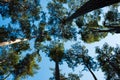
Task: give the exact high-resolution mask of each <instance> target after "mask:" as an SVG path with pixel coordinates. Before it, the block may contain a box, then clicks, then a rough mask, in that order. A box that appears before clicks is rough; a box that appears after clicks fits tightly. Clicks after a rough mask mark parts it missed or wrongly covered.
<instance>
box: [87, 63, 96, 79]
mask: <svg viewBox="0 0 120 80" xmlns="http://www.w3.org/2000/svg"><path fill="white" fill-rule="evenodd" d="M86 67H87V68H88V70H89V71H90V73H91V74H92V76H93V78H94V80H97V77H96V76H95V74H94V73H93V71H92V70H91V69H90V68H89V66H87V65H86Z"/></svg>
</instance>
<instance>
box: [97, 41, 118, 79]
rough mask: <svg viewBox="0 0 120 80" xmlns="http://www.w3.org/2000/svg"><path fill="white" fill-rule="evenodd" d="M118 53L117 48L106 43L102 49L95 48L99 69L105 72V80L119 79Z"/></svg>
mask: <svg viewBox="0 0 120 80" xmlns="http://www.w3.org/2000/svg"><path fill="white" fill-rule="evenodd" d="M119 51H120V48H119V47H116V48H114V47H111V46H109V45H108V44H107V43H105V44H104V45H103V47H102V48H99V47H96V53H97V54H98V56H97V60H98V62H99V66H100V68H101V69H102V71H103V72H105V75H106V80H113V79H118V78H120V75H119V74H120V69H119V68H120V66H119V63H120V62H119Z"/></svg>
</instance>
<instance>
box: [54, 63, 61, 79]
mask: <svg viewBox="0 0 120 80" xmlns="http://www.w3.org/2000/svg"><path fill="white" fill-rule="evenodd" d="M55 80H60V71H59V63H58V62H55Z"/></svg>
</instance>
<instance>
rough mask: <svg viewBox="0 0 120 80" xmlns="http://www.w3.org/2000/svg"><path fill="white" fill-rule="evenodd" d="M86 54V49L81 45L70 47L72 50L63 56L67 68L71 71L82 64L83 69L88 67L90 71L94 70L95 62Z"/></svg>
mask: <svg viewBox="0 0 120 80" xmlns="http://www.w3.org/2000/svg"><path fill="white" fill-rule="evenodd" d="M87 53H88V49H86V48H85V46H82V45H81V43H76V44H74V45H72V48H70V49H69V50H68V51H67V53H66V54H65V61H66V62H67V64H68V66H69V67H71V68H73V69H74V67H77V66H78V65H79V64H82V65H84V66H85V68H86V67H87V66H89V67H90V68H91V69H93V70H95V69H96V62H95V61H94V60H93V58H92V57H90V56H89V55H88V54H87Z"/></svg>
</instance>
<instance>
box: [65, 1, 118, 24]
mask: <svg viewBox="0 0 120 80" xmlns="http://www.w3.org/2000/svg"><path fill="white" fill-rule="evenodd" d="M118 2H120V0H89V1H88V2H86V3H85V4H84V5H83V6H81V7H80V8H79V9H78V10H76V12H75V13H73V14H72V15H71V16H70V17H68V18H67V19H66V22H67V21H71V20H73V19H74V18H77V17H78V16H81V15H83V14H86V13H88V12H90V11H93V10H96V9H99V8H102V7H105V6H109V5H112V4H115V3H118Z"/></svg>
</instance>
